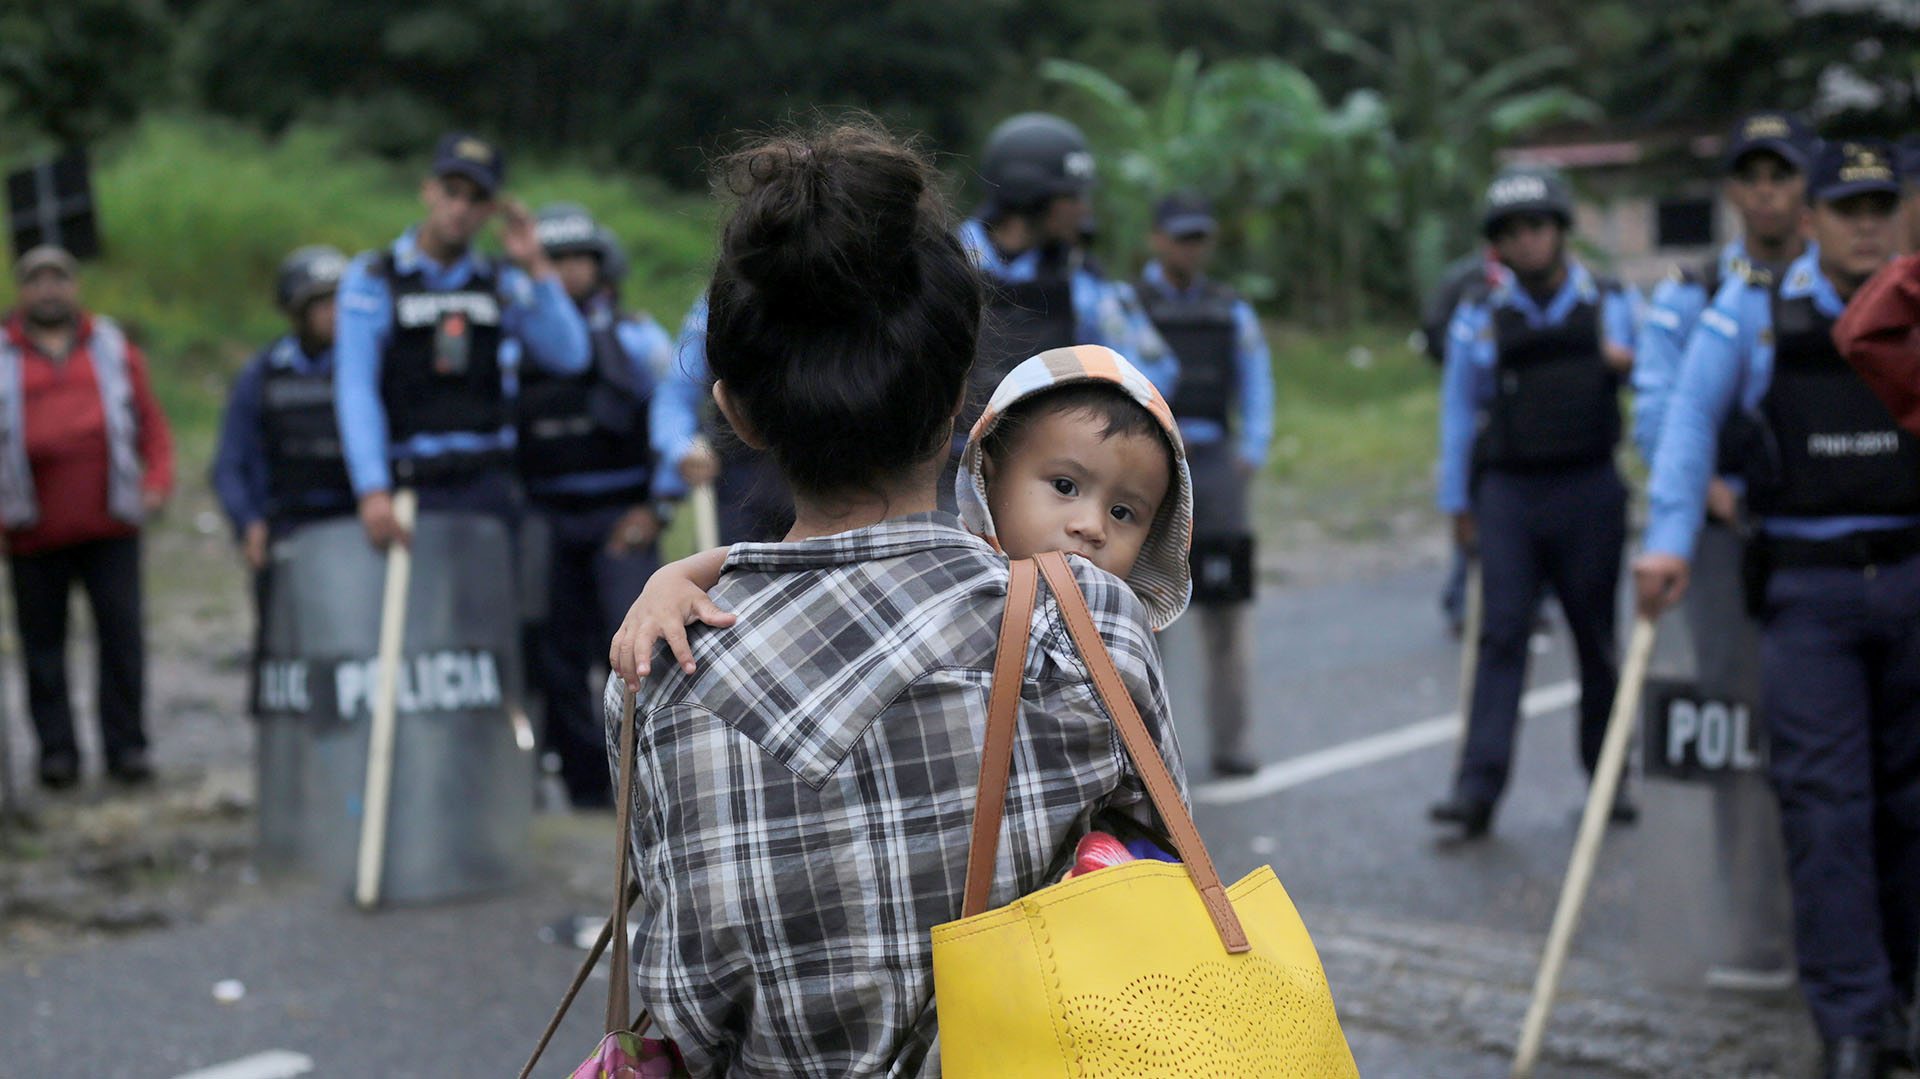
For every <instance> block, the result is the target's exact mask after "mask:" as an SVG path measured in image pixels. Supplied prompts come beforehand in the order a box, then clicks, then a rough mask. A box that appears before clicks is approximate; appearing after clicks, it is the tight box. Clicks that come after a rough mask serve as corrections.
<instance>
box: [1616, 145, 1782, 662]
mask: <svg viewBox="0 0 1920 1079" xmlns="http://www.w3.org/2000/svg"><path fill="white" fill-rule="evenodd" d="M1811 137H1812V136H1811V133H1810V132H1808V131H1807V129H1806V126H1805V125H1804V124H1803V123H1802V122H1801V121H1800V119H1799V118H1798V117H1796V116H1794V115H1793V114H1792V113H1787V112H1780V111H1777V110H1769V111H1765V112H1756V113H1752V114H1750V115H1748V116H1745V117H1742V118H1741V120H1740V121H1739V123H1737V124H1735V125H1734V128H1733V132H1732V134H1731V135H1729V136H1728V138H1727V149H1726V154H1725V156H1724V159H1723V160H1724V166H1723V171H1724V173H1725V176H1726V181H1725V191H1726V197H1727V201H1728V202H1729V203H1731V204H1732V205H1733V208H1734V210H1735V211H1736V212H1737V213H1738V214H1739V215H1740V225H1741V234H1740V236H1739V237H1738V238H1736V239H1734V240H1732V241H1731V242H1729V243H1728V244H1727V245H1726V246H1725V247H1723V248H1721V249H1720V252H1719V254H1718V255H1716V256H1715V257H1714V258H1713V259H1712V260H1711V261H1709V262H1707V263H1706V264H1705V265H1704V266H1701V267H1699V268H1698V269H1686V270H1676V271H1675V272H1674V273H1673V274H1672V275H1671V276H1670V277H1668V279H1667V280H1665V281H1662V282H1661V283H1660V284H1659V285H1658V286H1656V287H1655V288H1654V290H1653V296H1652V298H1651V300H1650V301H1649V303H1648V305H1647V313H1646V321H1645V325H1644V327H1643V331H1642V334H1641V340H1640V350H1639V354H1638V355H1637V356H1636V357H1635V362H1634V366H1633V389H1634V397H1633V423H1634V440H1635V441H1636V442H1637V443H1638V444H1639V446H1640V451H1641V454H1642V456H1643V457H1644V458H1645V459H1646V460H1647V461H1648V462H1649V464H1651V462H1652V461H1653V454H1654V451H1655V449H1656V448H1657V445H1658V442H1659V437H1660V421H1661V418H1662V416H1663V415H1664V414H1665V409H1666V402H1667V396H1668V394H1669V393H1670V392H1671V391H1672V388H1673V383H1674V380H1675V378H1676V376H1677V375H1678V373H1679V367H1680V357H1681V355H1682V354H1683V353H1684V352H1685V350H1686V345H1687V339H1688V337H1689V336H1690V335H1691V334H1692V333H1693V329H1694V324H1695V322H1696V321H1697V320H1698V319H1699V317H1700V313H1701V312H1702V311H1703V310H1705V309H1706V307H1707V304H1708V303H1710V302H1711V301H1712V300H1713V297H1714V295H1715V294H1716V293H1718V292H1719V291H1720V286H1721V285H1722V284H1723V283H1725V282H1727V281H1730V280H1732V279H1734V278H1736V277H1741V276H1746V277H1749V278H1751V279H1753V280H1754V281H1756V282H1757V283H1762V284H1764V283H1765V282H1766V281H1768V280H1771V278H1772V277H1773V276H1774V275H1777V274H1779V273H1781V272H1783V271H1785V270H1786V268H1787V264H1788V263H1790V262H1792V261H1793V260H1794V259H1796V258H1799V257H1800V255H1801V253H1802V252H1803V251H1805V249H1806V241H1805V239H1804V238H1803V236H1802V234H1801V216H1802V214H1803V213H1804V211H1805V205H1806V200H1805V197H1804V196H1805V194H1806V170H1807V156H1806V155H1807V150H1808V147H1809V144H1810V142H1811ZM1722 441H1723V447H1722V449H1721V450H1720V452H1719V458H1720V460H1719V462H1718V465H1717V467H1716V472H1717V473H1718V475H1716V476H1715V478H1714V479H1713V481H1712V482H1711V483H1710V485H1709V487H1708V494H1707V520H1706V524H1705V527H1704V528H1702V529H1701V532H1700V538H1699V543H1698V546H1697V548H1696V550H1695V552H1694V554H1695V558H1694V581H1693V584H1694V587H1693V589H1692V590H1691V592H1690V594H1689V596H1688V598H1687V622H1688V628H1689V630H1690V631H1691V633H1692V636H1693V651H1694V663H1695V668H1696V675H1697V677H1698V679H1699V682H1700V688H1701V690H1702V692H1705V693H1708V694H1722V695H1725V694H1731V695H1735V696H1739V697H1743V698H1751V697H1753V696H1754V695H1755V694H1756V693H1757V691H1758V688H1759V628H1758V626H1756V625H1755V624H1754V622H1753V620H1752V619H1750V618H1749V617H1747V613H1746V600H1745V598H1744V595H1743V593H1742V589H1741V585H1740V551H1741V547H1742V540H1741V538H1740V534H1739V528H1740V526H1739V523H1738V516H1739V509H1738V501H1739V496H1738V494H1737V493H1736V492H1737V490H1738V488H1739V482H1740V481H1739V480H1738V478H1737V476H1736V475H1735V473H1736V472H1737V470H1738V462H1737V461H1736V460H1735V457H1736V455H1737V454H1738V453H1740V452H1741V451H1742V446H1741V445H1740V443H1743V442H1745V441H1746V440H1745V439H1744V438H1742V437H1740V435H1739V433H1738V432H1737V431H1735V430H1734V429H1732V428H1729V437H1727V438H1725V439H1723V440H1722Z"/></svg>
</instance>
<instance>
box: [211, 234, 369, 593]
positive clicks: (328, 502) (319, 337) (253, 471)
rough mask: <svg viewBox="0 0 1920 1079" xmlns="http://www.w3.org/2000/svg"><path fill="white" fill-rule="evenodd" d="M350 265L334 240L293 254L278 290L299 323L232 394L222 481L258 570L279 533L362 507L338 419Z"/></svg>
mask: <svg viewBox="0 0 1920 1079" xmlns="http://www.w3.org/2000/svg"><path fill="white" fill-rule="evenodd" d="M346 268H347V258H346V256H345V255H344V254H342V253H341V252H340V251H339V250H337V249H335V248H332V247H302V248H300V249H299V250H297V251H295V252H293V253H292V254H291V255H288V256H287V258H286V261H284V262H282V263H281V264H280V273H279V277H278V280H277V281H276V283H275V287H274V295H275V299H276V300H277V301H278V303H279V306H280V310H281V311H283V312H284V313H285V314H286V316H287V319H288V321H289V322H290V323H291V327H290V329H289V331H288V332H287V333H285V334H282V335H281V336H280V337H279V338H278V339H276V340H275V341H274V342H273V343H272V344H270V345H268V346H267V347H266V348H264V349H261V350H260V352H259V353H258V354H256V355H255V356H254V357H253V359H251V360H249V361H247V365H246V366H245V367H243V368H241V370H240V374H239V375H238V376H237V377H235V379H234V383H233V389H232V391H231V392H230V394H229V395H228V398H227V411H226V414H225V416H224V417H223V418H222V419H221V423H220V442H219V446H218V447H217V448H216V449H215V451H214V458H213V489H214V492H215V494H217V495H218V496H219V499H220V506H221V508H222V509H223V510H225V511H226V515H227V520H228V521H229V522H231V523H232V525H233V531H234V536H235V537H236V538H237V539H238V540H239V541H240V549H241V552H242V555H243V556H244V557H245V559H246V562H247V566H248V567H249V568H251V569H253V570H255V571H256V572H257V571H259V570H261V569H263V568H265V566H266V564H267V545H268V543H269V542H270V541H271V540H272V539H277V538H279V537H281V536H284V535H286V534H287V533H288V532H291V531H292V530H293V529H294V528H295V527H297V526H299V525H301V524H304V523H306V522H308V521H312V520H316V519H320V518H326V517H335V516H339V515H341V514H347V513H352V512H353V509H354V499H353V487H352V485H351V484H350V483H348V481H347V465H346V459H345V458H344V457H343V456H342V454H341V450H340V430H339V426H338V425H337V424H336V423H335V422H334V418H333V328H334V292H335V290H336V289H338V288H339V285H340V276H341V274H342V273H344V272H345V271H346Z"/></svg>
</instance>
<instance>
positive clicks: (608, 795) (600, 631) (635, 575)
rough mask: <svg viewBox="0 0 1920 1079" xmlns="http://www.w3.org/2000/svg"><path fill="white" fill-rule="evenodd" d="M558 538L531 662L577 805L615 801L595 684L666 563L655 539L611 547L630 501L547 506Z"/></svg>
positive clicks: (549, 735) (550, 737)
mask: <svg viewBox="0 0 1920 1079" xmlns="http://www.w3.org/2000/svg"><path fill="white" fill-rule="evenodd" d="M539 512H540V514H541V516H542V517H544V518H545V519H546V521H547V524H548V528H549V534H550V536H551V541H550V542H551V547H550V556H549V561H548V563H547V621H546V623H545V625H544V626H543V627H542V629H541V631H540V632H539V634H538V635H537V638H536V639H535V641H533V642H531V643H530V645H529V653H530V654H529V655H528V657H527V658H528V662H529V663H530V664H531V665H532V668H533V676H534V678H535V679H536V684H537V685H538V686H539V687H540V692H541V696H542V698H543V699H544V700H545V701H546V705H547V709H546V748H547V749H548V750H550V751H551V752H553V753H555V754H556V755H558V756H559V758H560V778H561V780H562V781H563V782H564V783H565V784H566V787H567V795H568V798H569V799H570V800H571V801H572V802H573V804H574V805H575V806H579V807H596V806H607V805H611V804H612V801H613V788H612V786H611V784H610V782H609V780H608V773H607V743H606V731H605V727H604V726H603V722H602V719H601V713H600V708H599V693H598V691H597V688H596V687H594V686H592V685H591V683H590V682H589V680H588V679H589V677H590V676H591V675H592V673H593V670H594V668H595V666H596V665H598V664H601V663H604V662H605V661H606V656H607V642H608V641H610V640H612V638H613V631H614V629H615V628H617V627H618V626H619V625H620V620H621V619H622V618H624V617H625V616H626V613H627V608H628V607H629V606H631V605H632V603H633V601H634V598H635V597H637V596H639V595H640V590H641V589H642V588H644V587H646V583H647V578H648V577H651V576H652V575H653V571H654V570H656V569H659V568H660V555H659V549H658V548H657V547H656V546H655V545H654V544H651V543H649V544H647V545H646V546H645V547H643V548H640V549H638V550H634V551H630V552H628V553H626V554H624V555H616V554H614V553H613V552H611V551H609V550H608V549H607V538H608V536H609V535H611V534H612V531H613V526H614V523H615V522H616V521H618V520H619V518H620V516H621V515H622V514H623V513H624V512H626V507H624V506H610V507H604V508H599V509H589V510H557V509H541V510H540V511H539Z"/></svg>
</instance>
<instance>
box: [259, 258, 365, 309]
mask: <svg viewBox="0 0 1920 1079" xmlns="http://www.w3.org/2000/svg"><path fill="white" fill-rule="evenodd" d="M346 272H347V256H346V255H344V254H342V253H341V251H340V249H339V248H337V247H325V246H319V245H316V246H313V247H302V248H300V249H299V250H297V251H295V252H294V253H293V254H291V255H288V256H287V257H286V259H285V260H283V261H282V262H281V263H280V273H279V276H278V277H277V278H276V279H275V281H274V286H273V293H274V298H275V299H277V300H278V301H279V302H280V309H281V310H282V311H285V312H286V313H287V314H289V315H293V316H296V317H297V316H299V315H300V313H301V312H303V311H305V310H306V309H307V305H308V304H310V303H312V302H313V301H315V300H317V299H319V298H320V297H322V296H331V295H333V293H334V292H335V291H336V290H337V289H339V287H340V277H341V275H342V274H344V273H346Z"/></svg>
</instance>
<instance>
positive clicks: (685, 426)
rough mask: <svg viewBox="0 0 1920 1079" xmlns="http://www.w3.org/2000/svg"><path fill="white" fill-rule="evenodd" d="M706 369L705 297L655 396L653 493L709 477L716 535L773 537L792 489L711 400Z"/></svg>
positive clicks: (786, 517) (782, 527)
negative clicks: (736, 434)
mask: <svg viewBox="0 0 1920 1079" xmlns="http://www.w3.org/2000/svg"><path fill="white" fill-rule="evenodd" d="M712 394H713V376H712V375H710V374H708V372H707V298H706V297H705V296H702V297H700V298H699V299H698V300H696V301H694V304H693V307H692V308H690V309H689V310H688V311H687V315H686V318H685V319H684V320H683V321H682V322H681V324H680V337H679V340H678V342H677V343H676V345H675V350H674V355H673V359H672V362H670V363H669V364H668V365H667V371H666V374H665V375H664V376H663V377H662V378H661V382H660V388H659V390H658V391H657V392H656V393H655V394H654V398H653V414H652V417H651V419H652V425H653V448H654V451H655V452H656V453H657V454H658V455H659V464H658V467H657V468H656V470H655V473H654V475H655V493H656V494H658V495H659V496H660V498H661V499H663V500H673V499H679V498H682V497H684V496H685V495H686V493H687V490H688V488H690V487H698V486H700V485H702V484H708V483H711V484H713V485H714V501H715V503H716V509H717V515H718V517H719V521H718V525H719V531H720V542H721V543H725V544H734V543H771V542H773V541H775V540H778V539H780V538H781V537H783V536H785V535H786V534H787V530H788V529H790V528H792V527H793V493H792V492H791V491H789V490H788V489H787V481H786V479H785V478H784V477H782V476H781V475H780V470H779V469H778V468H776V467H774V464H773V461H772V460H771V459H769V458H768V457H767V455H766V454H765V453H763V452H761V451H759V450H756V449H753V448H752V447H750V446H748V445H747V444H746V443H744V442H742V441H740V439H739V438H737V437H735V436H734V433H733V432H732V431H731V430H729V429H728V428H727V426H726V423H725V421H724V420H722V419H721V418H720V414H719V410H718V409H717V408H716V407H714V404H713V396H712Z"/></svg>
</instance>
